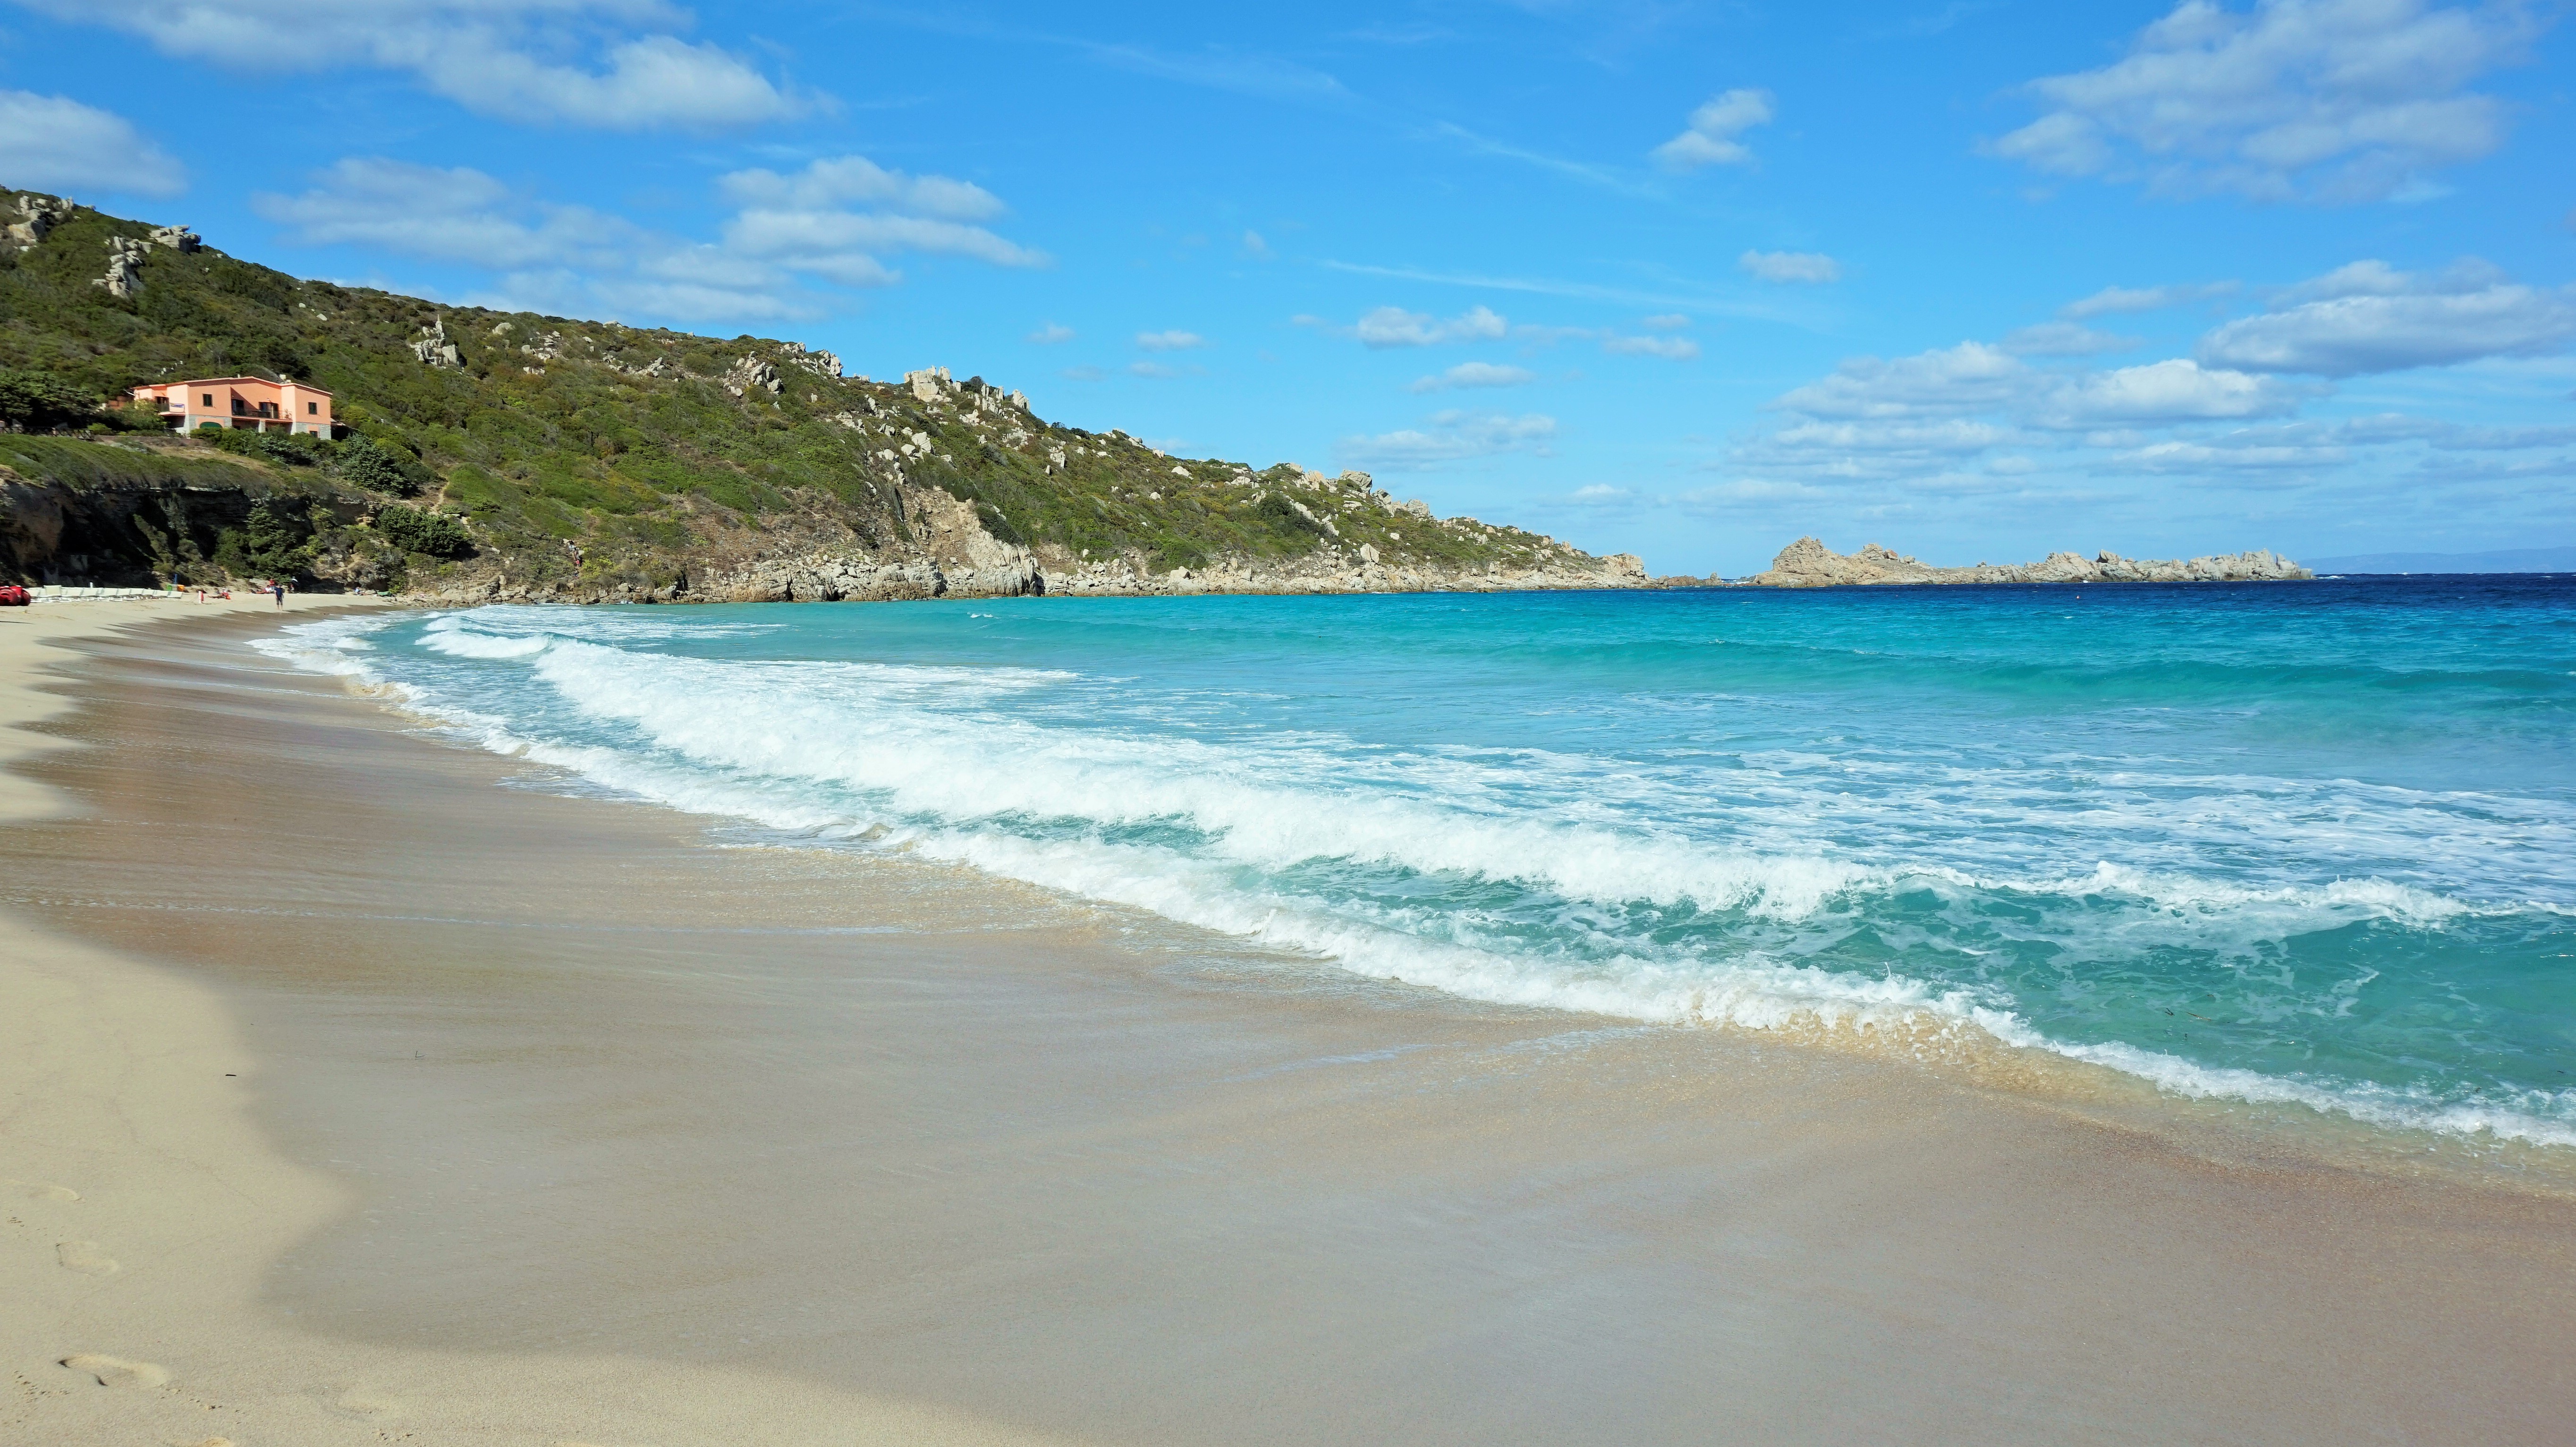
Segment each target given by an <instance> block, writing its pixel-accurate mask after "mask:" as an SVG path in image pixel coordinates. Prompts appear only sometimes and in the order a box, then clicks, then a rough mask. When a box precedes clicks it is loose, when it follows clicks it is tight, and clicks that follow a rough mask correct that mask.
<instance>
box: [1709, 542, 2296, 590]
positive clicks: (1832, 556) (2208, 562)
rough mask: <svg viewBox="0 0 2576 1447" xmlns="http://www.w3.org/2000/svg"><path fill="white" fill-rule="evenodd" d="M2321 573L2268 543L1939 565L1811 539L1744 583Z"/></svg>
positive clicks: (2249, 579)
mask: <svg viewBox="0 0 2576 1447" xmlns="http://www.w3.org/2000/svg"><path fill="white" fill-rule="evenodd" d="M2315 576H2316V574H2314V573H2311V572H2309V571H2308V570H2307V569H2305V568H2302V567H2300V566H2299V565H2298V564H2296V563H2294V562H2291V561H2290V560H2289V559H2287V558H2284V557H2282V556H2281V555H2279V554H2278V553H2275V552H2272V551H2271V550H2270V549H2268V548H2266V549H2260V550H2257V551H2255V552H2250V553H2222V554H2218V555H2215V556H2211V557H2205V558H2188V559H2179V560H2167V561H2159V560H2155V559H2149V558H2124V557H2121V556H2120V555H2119V554H2118V553H2111V552H2104V553H2097V554H2095V555H2094V556H2092V557H2090V558H2086V557H2080V556H2078V555H2076V554H2074V553H2051V554H2049V555H2048V556H2047V557H2045V558H2042V559H2041V560H2039V561H2038V562H2036V563H1979V564H1977V565H1976V566H1975V567H1973V568H1936V567H1933V566H1932V565H1931V564H1928V563H1924V562H1921V561H1919V560H1917V559H1915V558H1911V557H1908V556H1906V555H1905V554H1903V553H1900V552H1897V551H1896V550H1895V549H1893V548H1890V547H1886V546H1884V545H1882V544H1879V543H1871V544H1869V545H1868V546H1866V547H1864V548H1862V549H1861V550H1860V551H1859V552H1857V553H1848V554H1846V553H1837V552H1835V551H1834V550H1833V549H1831V548H1829V547H1826V546H1825V545H1824V544H1823V543H1821V542H1818V541H1817V540H1816V539H1814V538H1800V539H1798V540H1797V541H1796V542H1794V543H1791V544H1790V545H1789V546H1787V547H1785V548H1782V549H1781V550H1780V555H1779V556H1778V557H1776V558H1773V559H1772V560H1771V568H1770V570H1769V571H1768V572H1763V573H1756V574H1755V575H1753V576H1752V577H1750V578H1747V579H1745V580H1744V581H1745V582H1747V583H1749V584H1752V585H1754V586H1756V587H1763V588H1842V587H1854V586H1872V585H1890V584H1906V583H1943V584H1947V583H2280V582H2294V581H2297V580H2299V579H2303V578H2313V577H2315Z"/></svg>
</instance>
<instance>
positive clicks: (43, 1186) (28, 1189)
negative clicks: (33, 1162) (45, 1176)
mask: <svg viewBox="0 0 2576 1447" xmlns="http://www.w3.org/2000/svg"><path fill="white" fill-rule="evenodd" d="M0 1191H6V1192H8V1193H9V1194H10V1195H12V1196H18V1197H22V1198H24V1199H26V1200H30V1201H77V1200H79V1199H80V1192H78V1191H75V1190H73V1189H72V1188H71V1187H69V1186H57V1185H55V1184H54V1183H53V1182H51V1181H0Z"/></svg>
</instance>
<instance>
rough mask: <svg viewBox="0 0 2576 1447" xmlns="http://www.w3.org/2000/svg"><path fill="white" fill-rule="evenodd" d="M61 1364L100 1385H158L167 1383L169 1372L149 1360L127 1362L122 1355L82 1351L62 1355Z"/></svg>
mask: <svg viewBox="0 0 2576 1447" xmlns="http://www.w3.org/2000/svg"><path fill="white" fill-rule="evenodd" d="M62 1364H63V1365H64V1366H67V1367H69V1368H71V1369H72V1370H73V1371H76V1372H78V1373H80V1374H81V1375H82V1376H85V1377H88V1378H89V1379H90V1380H92V1381H94V1382H96V1383H98V1384H99V1385H100V1386H102V1387H158V1386H164V1385H167V1384H168V1382H169V1380H170V1373H169V1372H168V1371H167V1370H165V1369H163V1368H161V1367H156V1366H154V1365H153V1364H152V1363H150V1362H129V1361H127V1360H126V1359H125V1358H123V1357H103V1356H94V1355H91V1354H90V1353H87V1352H83V1353H82V1354H80V1355H79V1356H71V1357H64V1358H63V1359H62Z"/></svg>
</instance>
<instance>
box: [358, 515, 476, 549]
mask: <svg viewBox="0 0 2576 1447" xmlns="http://www.w3.org/2000/svg"><path fill="white" fill-rule="evenodd" d="M376 533H377V535H378V536H380V537H382V538H383V539H384V540H385V541H386V542H389V543H391V544H393V545H394V546H395V547H398V548H400V549H402V550H403V551H404V552H406V553H427V554H428V555H429V556H431V557H433V558H464V557H471V556H473V553H474V539H473V537H472V535H470V534H468V533H467V532H466V531H465V525H464V524H463V523H460V522H458V521H457V520H456V519H454V518H452V517H449V516H448V515H447V514H445V513H443V512H427V511H424V510H422V509H420V508H416V507H404V506H402V505H401V504H399V503H396V504H394V505H392V506H389V507H386V508H384V509H382V510H380V511H379V512H377V514H376Z"/></svg>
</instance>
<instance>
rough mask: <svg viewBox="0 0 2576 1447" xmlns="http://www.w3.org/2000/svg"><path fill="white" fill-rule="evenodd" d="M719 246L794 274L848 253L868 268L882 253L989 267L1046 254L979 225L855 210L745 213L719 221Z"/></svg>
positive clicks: (1039, 262)
mask: <svg viewBox="0 0 2576 1447" xmlns="http://www.w3.org/2000/svg"><path fill="white" fill-rule="evenodd" d="M724 230H725V242H726V244H727V245H728V246H731V247H732V248H734V249H735V250H737V251H741V252H744V253H746V254H749V255H754V256H766V257H772V258H775V259H776V260H778V261H779V262H780V263H781V264H783V265H786V266H789V267H792V268H794V269H796V270H799V271H822V270H827V269H829V268H831V267H835V266H845V265H847V264H848V262H847V258H848V257H849V256H850V255H851V254H853V253H856V254H859V255H864V256H866V257H868V258H869V261H870V264H874V263H875V258H876V257H877V256H878V255H879V254H882V253H887V252H898V251H912V252H919V253H921V254H923V255H925V256H963V257H969V258H972V259H973V260H976V261H984V262H990V263H991V264H993V265H995V266H1044V265H1046V264H1047V260H1048V258H1047V256H1046V253H1044V252H1041V251H1031V250H1029V249H1028V248H1026V247H1023V246H1019V245H1017V244H1015V243H1012V242H1009V241H1005V240H1003V239H1002V238H1001V237H999V236H996V235H994V234H993V233H992V232H990V231H987V230H985V229H984V228H983V227H981V226H968V225H965V224H964V223H962V222H957V221H942V220H939V219H937V218H935V217H929V216H892V215H887V214H885V213H883V212H858V211H745V212H742V213H741V214H739V215H737V216H735V217H734V218H733V219H732V220H730V221H727V222H726V223H725V228H724Z"/></svg>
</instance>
